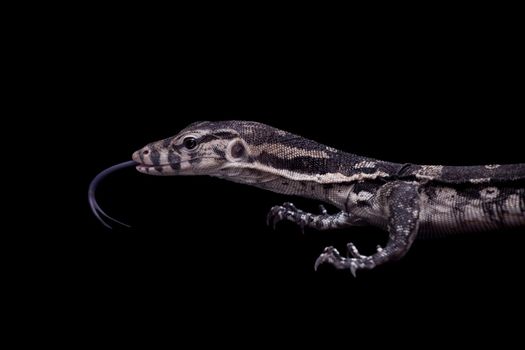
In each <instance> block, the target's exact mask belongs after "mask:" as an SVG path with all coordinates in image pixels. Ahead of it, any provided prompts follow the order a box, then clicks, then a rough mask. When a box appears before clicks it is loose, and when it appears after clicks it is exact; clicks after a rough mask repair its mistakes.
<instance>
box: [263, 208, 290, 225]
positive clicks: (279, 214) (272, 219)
mask: <svg viewBox="0 0 525 350" xmlns="http://www.w3.org/2000/svg"><path fill="white" fill-rule="evenodd" d="M285 210H286V209H285V208H284V207H283V206H281V205H276V206H274V207H272V209H270V211H269V212H268V215H267V216H266V225H268V226H270V224H271V226H272V228H273V229H274V230H275V227H276V225H277V223H278V222H279V221H282V219H283V211H285Z"/></svg>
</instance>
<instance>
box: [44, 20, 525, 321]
mask: <svg viewBox="0 0 525 350" xmlns="http://www.w3.org/2000/svg"><path fill="white" fill-rule="evenodd" d="M146 17H147V16H146ZM182 17H184V16H182ZM211 17H213V16H211ZM116 18H117V19H118V20H116ZM76 20H77V19H75V18H74V19H71V23H68V24H66V25H61V26H58V27H57V28H56V33H60V35H50V38H51V39H50V41H51V42H50V44H49V45H44V46H43V51H44V52H45V53H48V54H49V57H50V61H52V65H50V66H51V67H55V68H56V71H55V69H51V72H50V71H49V70H48V71H47V72H46V73H45V75H46V77H47V78H49V77H54V83H56V86H57V87H56V89H52V91H51V95H52V97H50V99H46V101H45V102H44V103H45V105H46V106H48V107H50V109H51V112H52V113H51V114H53V113H55V115H56V116H57V117H59V118H57V119H56V120H55V119H54V118H53V116H50V117H49V118H47V119H46V125H48V126H50V125H51V126H53V125H54V124H55V122H56V125H60V127H61V128H65V130H67V132H64V133H62V134H61V137H60V138H55V139H54V141H58V142H57V150H59V152H60V153H59V155H60V156H61V157H63V158H62V159H63V160H65V163H67V164H69V168H68V171H65V172H60V173H59V174H55V175H53V176H54V178H55V180H58V182H59V185H58V186H59V188H60V189H63V190H65V192H67V197H68V200H67V204H66V208H64V211H63V213H67V214H65V215H63V217H62V219H61V220H62V221H61V223H60V225H59V226H58V227H57V226H55V234H54V235H53V236H52V237H51V238H49V237H46V238H45V239H43V238H40V240H41V241H42V242H43V241H44V240H45V243H46V244H50V243H51V244H50V245H52V249H51V250H50V252H51V253H50V254H49V256H48V257H47V258H48V259H49V260H51V261H52V268H50V269H47V267H46V269H44V276H45V278H48V277H49V278H50V280H52V281H56V280H60V281H61V282H63V283H64V286H65V287H64V289H61V290H60V291H58V292H57V293H58V294H59V295H61V296H63V297H64V298H66V297H69V298H72V299H73V300H74V301H77V302H81V303H82V304H83V305H84V306H85V307H86V309H90V308H93V309H92V310H99V308H100V309H102V308H104V309H105V310H106V311H107V310H108V309H107V308H105V307H103V306H102V305H104V306H105V305H110V307H109V309H110V310H115V311H114V312H115V313H116V314H118V315H119V316H120V317H122V316H123V315H124V316H126V315H129V316H130V317H133V316H134V315H136V314H138V313H144V314H145V315H148V316H152V315H154V314H155V313H163V314H165V315H168V316H169V315H173V317H175V318H177V320H180V319H183V320H184V321H185V322H186V324H187V325H188V324H189V325H190V326H191V325H201V322H202V319H203V318H205V319H206V320H208V321H209V322H221V320H222V318H223V317H224V315H232V316H233V317H234V318H237V319H240V320H243V319H249V318H250V317H257V316H256V315H259V314H261V313H266V314H269V315H272V316H273V317H274V318H277V319H278V318H280V315H282V314H283V313H290V314H297V313H307V314H311V313H316V314H319V315H324V316H319V317H322V319H323V320H324V321H323V322H329V319H330V315H331V314H337V315H347V314H353V315H355V314H359V315H364V314H372V315H373V316H374V317H375V315H377V317H384V318H383V319H385V318H386V319H390V318H394V319H395V317H396V316H395V315H401V314H404V313H405V312H407V310H409V309H410V310H415V311H416V312H417V313H421V314H425V315H445V316H447V315H452V314H453V315H455V317H459V318H461V317H462V316H466V315H472V314H474V315H476V314H479V315H483V314H485V313H486V312H488V311H499V312H511V313H512V312H518V310H520V308H522V306H523V304H522V297H521V295H522V293H523V291H524V290H523V287H522V286H521V277H522V275H523V273H522V271H523V267H524V264H523V259H522V256H523V254H522V252H521V247H522V246H523V243H524V239H525V238H524V237H525V236H524V235H523V230H516V231H514V232H508V233H505V232H492V233H484V234H473V235H466V236H458V237H449V238H445V239H441V240H431V241H418V242H416V243H415V244H414V246H413V247H412V249H411V251H410V252H409V254H408V255H407V256H406V257H405V258H404V259H403V260H402V261H400V262H398V263H393V264H390V265H388V266H384V267H379V268H377V269H375V270H373V271H369V272H361V273H358V277H357V278H353V277H352V276H351V274H350V273H349V272H348V271H334V270H332V269H331V268H330V267H322V268H321V269H320V271H318V272H314V270H313V264H314V261H315V259H316V258H317V256H318V255H319V254H320V253H321V252H322V250H323V248H324V247H325V246H328V245H335V246H336V247H337V248H339V249H340V250H344V249H343V248H344V246H345V245H346V243H347V242H349V241H353V242H355V243H356V244H357V246H358V247H360V248H361V247H362V250H363V251H364V252H369V253H370V252H371V251H372V250H373V249H374V247H375V245H376V244H378V243H381V244H384V243H385V240H386V234H385V233H383V232H381V231H379V230H376V229H373V228H355V229H352V230H347V231H337V232H326V233H321V232H315V231H312V230H307V231H306V233H305V234H304V235H303V234H301V232H300V230H299V229H298V228H296V227H294V226H293V225H291V224H288V223H283V224H281V225H279V226H278V228H277V230H276V231H273V230H272V229H270V228H269V227H267V226H266V224H265V219H266V214H267V212H268V210H269V209H270V208H271V206H273V205H276V204H281V203H282V202H284V201H289V200H291V201H293V202H294V203H295V204H297V205H298V206H299V207H301V208H303V209H308V210H313V211H315V210H316V208H317V204H318V203H315V202H312V201H305V200H301V199H296V198H289V197H286V196H282V195H277V194H273V193H270V192H265V191H262V190H259V189H256V188H251V187H248V186H243V185H239V184H233V183H229V182H226V181H223V180H218V179H213V178H208V177H151V176H147V175H144V174H139V173H137V172H136V171H135V170H133V169H126V170H122V171H120V172H118V173H115V174H114V175H112V176H110V177H109V178H107V180H106V181H104V182H103V183H102V184H101V186H100V188H99V191H98V192H97V197H98V200H99V203H100V204H101V206H102V207H103V208H104V210H105V211H107V212H108V213H110V214H111V215H113V216H115V217H117V218H119V219H120V220H122V221H124V222H127V223H130V224H131V225H132V226H133V227H132V228H131V229H121V228H115V229H114V230H107V229H106V228H104V227H103V226H102V225H101V224H100V223H99V222H97V221H96V219H95V218H94V216H93V215H92V214H91V213H90V210H89V207H88V204H87V186H88V184H89V182H90V180H91V179H92V178H93V177H94V176H95V175H96V174H97V173H98V172H99V171H101V170H103V169H105V168H106V167H109V166H111V165H113V164H115V163H118V162H121V161H125V160H129V159H130V156H131V153H132V152H133V151H135V150H137V149H139V148H140V147H142V146H143V145H145V144H146V143H149V142H152V141H155V140H159V139H162V138H165V137H169V136H173V135H174V134H176V133H177V132H178V131H179V130H180V129H182V128H184V127H185V126H186V125H187V124H189V123H192V122H194V121H198V120H229V119H240V120H254V121H259V122H263V123H267V124H270V125H272V126H275V127H278V128H281V129H284V130H287V131H290V132H293V133H296V134H299V135H301V136H304V137H308V138H311V139H314V140H317V141H319V142H321V143H324V144H327V145H330V146H333V147H335V148H338V149H341V150H345V151H348V152H353V153H356V154H361V155H366V156H370V157H374V158H379V159H384V160H390V161H398V162H411V163H424V164H451V165H452V164H458V165H460V164H461V165H468V164H492V163H512V162H524V161H525V158H524V157H523V136H522V134H523V130H522V127H520V126H518V124H519V122H521V121H520V118H522V116H523V107H522V104H521V102H522V101H521V100H522V93H523V91H522V88H520V87H519V84H521V82H522V81H523V67H522V64H521V63H522V62H523V56H522V54H521V53H519V50H518V49H519V48H518V47H517V45H515V44H514V41H513V38H512V37H511V36H510V33H512V32H513V30H514V29H513V28H512V25H511V24H509V25H508V27H506V28H502V27H499V29H498V30H499V31H495V30H494V29H495V28H493V27H491V26H490V25H489V26H488V27H483V26H478V25H475V26H472V25H465V26H463V25H461V24H460V23H456V25H455V26H454V27H452V28H451V27H450V25H449V24H443V23H440V22H439V21H438V22H435V23H434V24H433V25H428V26H426V25H425V24H424V23H415V24H412V25H404V24H402V23H397V25H395V26H392V27H388V26H387V27H377V26H375V25H373V24H372V23H369V24H367V25H361V26H359V25H354V24H352V25H350V28H348V27H347V26H346V25H345V24H344V23H345V22H338V21H335V22H334V23H332V24H330V25H328V26H325V25H323V26H321V27H317V26H316V25H315V23H314V24H313V25H312V22H309V21H306V22H309V25H306V24H307V23H303V24H301V25H299V26H291V27H286V26H282V27H281V26H279V27H276V25H275V23H273V22H272V21H265V20H262V21H260V22H259V21H257V22H256V23H250V19H246V23H243V24H238V23H235V24H232V23H231V22H229V21H224V22H221V21H220V20H218V21H215V22H213V24H214V25H211V26H208V27H204V26H201V24H202V23H203V22H206V20H204V19H203V20H202V21H199V22H194V23H193V24H192V25H191V26H188V23H186V22H185V23H184V24H180V22H178V21H171V20H170V21H163V20H160V21H157V20H155V17H153V18H149V17H148V19H145V18H143V17H133V16H130V17H128V16H126V15H121V16H115V15H113V16H110V17H109V18H104V16H103V15H100V16H97V17H95V18H90V19H82V21H81V22H80V24H78V23H75V21H76ZM216 20H217V19H216ZM422 22H424V21H422ZM250 24H251V26H250ZM248 26H250V28H252V27H255V28H254V30H253V31H252V30H250V31H249V32H245V31H244V30H243V28H246V27H248ZM68 28H74V30H73V31H72V33H69V34H64V32H67V31H68ZM55 73H56V74H55ZM44 85H45V84H42V87H43V86H44ZM517 85H518V87H517ZM64 117H65V118H64ZM61 201H62V200H61ZM332 210H333V208H332ZM188 306H189V310H190V311H188V310H187V309H186V307H188ZM183 310H184V311H183ZM93 312H96V311H93ZM382 312H384V313H385V314H386V316H381V315H382ZM254 315H255V316H254Z"/></svg>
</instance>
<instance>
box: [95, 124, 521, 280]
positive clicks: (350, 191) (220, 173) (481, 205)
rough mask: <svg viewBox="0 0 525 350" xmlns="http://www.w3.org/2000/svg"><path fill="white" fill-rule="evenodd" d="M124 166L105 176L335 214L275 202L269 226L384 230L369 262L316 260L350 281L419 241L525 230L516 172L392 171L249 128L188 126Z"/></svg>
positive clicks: (326, 255) (351, 252)
mask: <svg viewBox="0 0 525 350" xmlns="http://www.w3.org/2000/svg"><path fill="white" fill-rule="evenodd" d="M132 159H133V161H129V162H126V163H122V165H117V166H114V167H112V168H110V169H118V168H121V167H125V166H131V165H133V166H136V169H137V170H138V171H139V172H141V173H145V174H149V175H160V176H166V175H210V176H214V177H218V178H221V179H226V180H230V181H234V182H237V183H242V184H248V185H252V186H256V187H259V188H262V189H265V190H269V191H273V192H277V193H283V194H287V195H296V196H301V197H306V198H311V199H315V200H319V201H322V202H325V203H329V204H331V205H333V206H335V207H337V208H338V209H339V210H340V212H338V213H336V214H333V215H332V214H328V212H327V211H326V209H325V208H324V207H323V206H320V213H318V214H314V213H309V212H305V211H302V210H300V209H298V208H296V207H295V206H294V205H293V204H292V203H284V204H283V205H278V206H275V207H273V208H271V210H270V212H269V214H268V224H271V225H273V227H274V228H275V224H276V223H278V222H279V221H282V220H288V221H291V222H293V223H296V224H297V225H299V226H300V227H301V228H302V229H304V228H305V227H309V228H313V229H317V230H330V229H336V228H346V227H351V226H362V225H371V226H375V227H378V228H380V229H383V230H386V231H388V233H389V239H388V243H387V244H386V245H385V246H384V247H381V246H378V247H377V250H376V252H375V253H373V254H371V255H363V254H361V253H360V252H359V251H358V249H357V248H356V247H355V245H354V244H353V243H348V245H347V250H348V256H346V257H345V256H342V255H341V254H340V253H339V252H338V251H337V249H335V248H334V247H327V248H325V249H324V251H323V252H322V254H321V255H320V256H319V258H318V259H317V260H316V262H315V269H317V268H318V266H319V265H320V264H323V263H328V264H331V265H333V266H334V267H335V268H337V269H349V270H350V271H351V272H352V274H353V275H354V276H355V275H356V271H358V270H370V269H373V268H374V267H376V266H378V265H381V264H384V263H387V262H390V261H395V260H398V259H400V258H401V257H403V256H404V255H405V254H406V253H407V252H408V250H409V249H410V247H411V245H412V243H413V242H414V239H415V238H416V237H418V236H424V235H432V234H453V233H459V232H478V231H487V230H499V229H504V228H512V227H521V226H525V164H508V165H498V164H491V165H480V166H446V165H416V164H410V163H406V164H400V163H393V162H388V161H382V160H376V159H372V158H368V157H363V156H359V155H355V154H351V153H347V152H343V151H340V150H337V149H334V148H332V147H329V146H325V145H322V144H319V143H317V142H315V141H312V140H309V139H306V138H303V137H301V136H298V135H294V134H292V133H289V132H287V131H283V130H279V129H277V128H274V127H271V126H268V125H265V124H262V123H258V122H251V121H219V122H197V123H193V124H191V125H189V126H188V127H186V128H185V129H183V130H182V131H181V132H180V133H179V134H177V135H176V136H173V137H170V138H167V139H164V140H161V141H157V142H153V143H150V144H148V145H146V146H145V147H143V148H142V149H140V150H138V151H136V152H135V153H133V156H132ZM110 169H108V170H109V171H108V170H107V171H105V173H104V175H106V174H107V173H108V172H111V171H112V170H110ZM101 174H102V173H101ZM98 180H100V179H98ZM97 182H98V181H93V184H92V187H91V188H90V202H91V205H92V209H93V211H94V212H95V214H96V215H97V217H99V216H98V214H97V211H100V212H102V210H101V209H100V207H98V205H97V204H96V202H95V201H94V189H95V187H96V183H97ZM102 214H103V215H105V216H107V215H106V214H105V213H104V212H102ZM107 217H109V216H107ZM99 219H100V217H99ZM115 221H116V220H115Z"/></svg>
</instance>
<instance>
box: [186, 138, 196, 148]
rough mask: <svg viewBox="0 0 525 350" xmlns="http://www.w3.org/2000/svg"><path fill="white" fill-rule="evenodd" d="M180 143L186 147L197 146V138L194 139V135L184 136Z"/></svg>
mask: <svg viewBox="0 0 525 350" xmlns="http://www.w3.org/2000/svg"><path fill="white" fill-rule="evenodd" d="M182 144H183V145H184V147H186V148H187V149H194V148H195V147H197V140H195V137H186V138H185V139H184V140H183V141H182Z"/></svg>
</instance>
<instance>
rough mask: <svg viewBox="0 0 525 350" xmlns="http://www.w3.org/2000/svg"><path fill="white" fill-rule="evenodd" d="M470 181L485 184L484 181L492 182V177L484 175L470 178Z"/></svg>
mask: <svg viewBox="0 0 525 350" xmlns="http://www.w3.org/2000/svg"><path fill="white" fill-rule="evenodd" d="M469 181H470V182H471V183H473V184H484V183H487V182H490V178H488V177H483V178H480V179H470V180H469Z"/></svg>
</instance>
